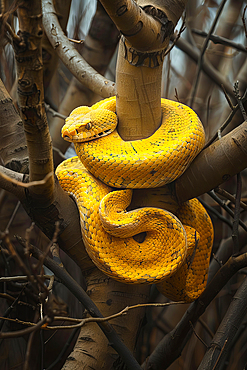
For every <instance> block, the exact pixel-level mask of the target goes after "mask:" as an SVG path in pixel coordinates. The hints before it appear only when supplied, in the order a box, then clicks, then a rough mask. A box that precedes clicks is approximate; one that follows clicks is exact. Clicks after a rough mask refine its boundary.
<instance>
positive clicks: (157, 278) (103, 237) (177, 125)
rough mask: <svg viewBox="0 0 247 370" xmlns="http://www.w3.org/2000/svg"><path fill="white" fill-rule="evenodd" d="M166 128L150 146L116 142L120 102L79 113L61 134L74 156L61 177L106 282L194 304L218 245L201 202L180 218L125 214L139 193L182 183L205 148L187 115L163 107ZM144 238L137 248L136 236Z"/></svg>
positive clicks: (174, 105) (169, 104) (197, 125)
mask: <svg viewBox="0 0 247 370" xmlns="http://www.w3.org/2000/svg"><path fill="white" fill-rule="evenodd" d="M161 108H162V123H161V125H160V127H159V128H158V130H157V131H156V132H155V133H154V134H153V135H152V136H150V137H149V138H146V139H142V140H135V141H127V142H126V141H124V140H122V139H121V137H120V136H119V134H118V132H117V129H116V126H117V122H118V121H117V115H116V98H115V97H112V98H108V99H105V100H102V101H100V102H98V103H96V104H94V105H93V106H92V107H78V108H76V109H74V110H73V111H72V112H71V114H70V116H69V117H68V118H67V119H66V121H65V125H64V127H63V128H62V136H63V138H64V139H66V140H68V141H71V142H73V143H74V145H75V149H76V153H77V156H76V157H73V158H70V159H68V160H66V161H64V162H62V163H61V164H60V165H59V166H58V168H57V170H56V174H57V177H58V179H59V182H60V184H61V186H62V187H63V189H64V190H65V191H67V192H68V193H69V194H70V195H71V196H73V198H74V199H75V200H76V202H77V205H78V208H79V212H80V220H81V230H82V237H83V241H84V244H85V247H86V250H87V253H88V254H89V256H90V258H91V259H92V261H93V262H94V263H95V265H96V266H97V267H98V268H99V269H100V270H101V271H103V272H104V273H105V274H107V275H108V276H110V277H112V278H114V279H116V280H118V281H121V282H125V283H130V284H142V283H145V284H152V283H156V285H157V287H158V289H159V290H160V291H161V292H162V293H163V294H164V295H166V296H167V297H168V298H170V299H172V300H176V301H179V300H183V301H187V302H190V301H193V300H195V299H196V298H197V297H198V296H199V295H200V294H201V293H202V292H203V290H204V289H205V286H206V281H207V273H208V265H209V259H210V254H211V248H212V243H213V227H212V223H211V220H210V218H209V216H208V214H207V212H206V211H205V209H204V208H203V206H202V205H201V203H200V202H199V201H198V200H197V199H192V200H190V201H187V202H186V203H184V204H182V205H181V206H180V207H179V209H178V212H177V214H176V215H174V214H172V213H170V212H168V211H166V210H164V209H161V208H154V207H144V208H140V209H135V210H132V211H127V208H128V206H129V204H130V202H131V198H132V193H133V190H132V189H135V188H155V187H161V186H163V185H165V184H168V183H170V182H172V181H174V180H175V179H176V178H178V177H179V176H180V175H181V174H182V173H183V172H184V171H185V170H186V168H187V167H188V166H189V164H190V163H191V162H192V160H193V159H194V158H195V157H196V155H197V154H198V153H199V152H200V151H201V149H202V147H203V145H204V130H203V127H202V124H201V122H200V120H199V119H198V117H197V115H196V114H195V112H194V111H193V110H191V109H190V108H189V107H187V106H185V105H183V104H181V103H178V102H174V101H170V100H166V99H161ZM141 232H145V233H146V236H145V240H144V241H143V242H138V241H136V240H135V239H134V236H135V235H136V234H139V233H141Z"/></svg>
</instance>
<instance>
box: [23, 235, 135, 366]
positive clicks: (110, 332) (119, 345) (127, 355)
mask: <svg viewBox="0 0 247 370" xmlns="http://www.w3.org/2000/svg"><path fill="white" fill-rule="evenodd" d="M16 238H17V240H18V241H19V243H20V244H21V245H23V246H25V241H24V240H23V239H22V238H20V237H16ZM32 252H33V256H34V257H35V258H37V259H39V257H40V255H41V254H42V252H41V251H40V250H39V249H38V248H37V247H35V246H32ZM44 265H45V266H46V267H48V268H49V269H50V270H51V271H52V272H53V273H54V275H56V276H57V277H58V278H59V279H60V280H61V282H62V283H63V284H64V285H65V286H66V287H67V288H68V289H69V290H70V292H71V293H72V294H74V295H75V297H76V298H77V299H78V300H79V301H80V302H81V303H82V304H83V306H84V307H85V308H86V309H87V311H88V312H89V314H90V315H91V316H92V317H103V315H102V314H101V312H100V311H99V309H98V307H97V306H96V305H95V304H94V302H93V301H92V300H91V299H90V298H89V296H88V295H87V294H86V292H85V291H84V290H83V288H82V287H81V286H80V285H79V284H78V283H77V282H76V281H75V280H74V279H73V278H72V277H71V276H70V275H69V274H68V273H67V271H66V270H65V269H64V268H62V267H60V266H59V265H58V264H57V263H56V262H54V261H53V260H52V259H51V258H49V257H46V258H45V260H44ZM97 324H98V325H99V327H100V328H101V330H102V331H103V333H104V334H105V336H106V338H107V339H108V340H109V343H110V345H111V347H112V348H114V349H115V351H116V352H117V353H118V354H119V356H120V357H121V358H122V360H123V362H124V363H125V364H126V366H127V368H128V369H131V370H141V367H140V365H139V364H138V362H137V361H136V359H135V358H134V357H133V355H132V353H131V351H130V350H129V349H128V348H127V347H126V345H125V344H124V343H123V342H122V340H121V339H120V338H119V336H118V335H117V333H116V331H115V330H114V329H113V327H112V326H111V325H110V324H109V323H108V322H106V323H97Z"/></svg>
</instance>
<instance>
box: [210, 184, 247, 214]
mask: <svg viewBox="0 0 247 370" xmlns="http://www.w3.org/2000/svg"><path fill="white" fill-rule="evenodd" d="M214 191H215V193H217V194H220V195H221V196H222V197H224V198H226V199H228V200H230V201H231V202H232V203H234V204H235V202H236V197H235V196H234V195H232V194H230V193H228V191H226V190H225V189H222V188H220V187H217V188H215V189H214ZM240 207H241V208H243V209H244V210H245V211H247V204H246V203H244V202H243V201H240Z"/></svg>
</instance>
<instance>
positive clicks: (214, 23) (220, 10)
mask: <svg viewBox="0 0 247 370" xmlns="http://www.w3.org/2000/svg"><path fill="white" fill-rule="evenodd" d="M226 1H227V0H222V2H221V3H220V6H219V8H218V10H217V12H216V15H215V18H214V21H213V24H212V25H211V27H210V30H209V32H208V35H207V37H206V38H205V40H204V43H203V45H202V49H201V52H200V57H199V60H198V64H197V72H196V79H195V82H194V86H193V89H192V94H191V100H190V107H192V106H193V103H194V99H195V96H196V91H197V86H198V83H199V77H200V74H201V70H202V61H203V56H204V54H205V52H206V49H207V46H208V43H209V40H210V36H211V35H212V33H213V32H214V29H215V27H216V24H217V22H218V19H219V17H220V15H221V12H222V10H223V8H224V5H225V3H226Z"/></svg>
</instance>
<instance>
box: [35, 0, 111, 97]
mask: <svg viewBox="0 0 247 370" xmlns="http://www.w3.org/2000/svg"><path fill="white" fill-rule="evenodd" d="M42 9H43V25H44V29H45V32H46V34H47V37H48V39H49V41H50V43H51V44H52V46H53V48H54V49H56V51H57V54H58V56H59V58H60V59H61V60H62V61H63V63H64V64H65V65H66V67H67V68H68V69H69V70H70V72H71V73H72V74H73V75H74V76H75V77H76V78H77V79H78V80H79V81H80V82H81V83H82V84H83V85H84V86H86V87H88V88H89V89H90V90H92V91H94V92H95V93H96V94H99V95H100V96H102V97H103V98H107V97H109V96H112V95H115V83H113V82H112V81H109V80H107V79H106V78H105V77H103V76H101V75H100V74H99V73H97V72H96V71H95V70H94V69H93V68H92V67H90V66H89V64H87V63H86V61H85V60H84V59H83V58H82V56H81V55H80V54H79V53H78V51H77V50H76V49H75V48H74V47H73V46H72V45H71V43H70V42H69V40H68V39H67V37H66V36H65V35H64V33H63V31H62V29H61V27H60V25H59V23H58V20H57V16H56V12H55V9H54V6H53V4H52V1H49V0H42Z"/></svg>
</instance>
